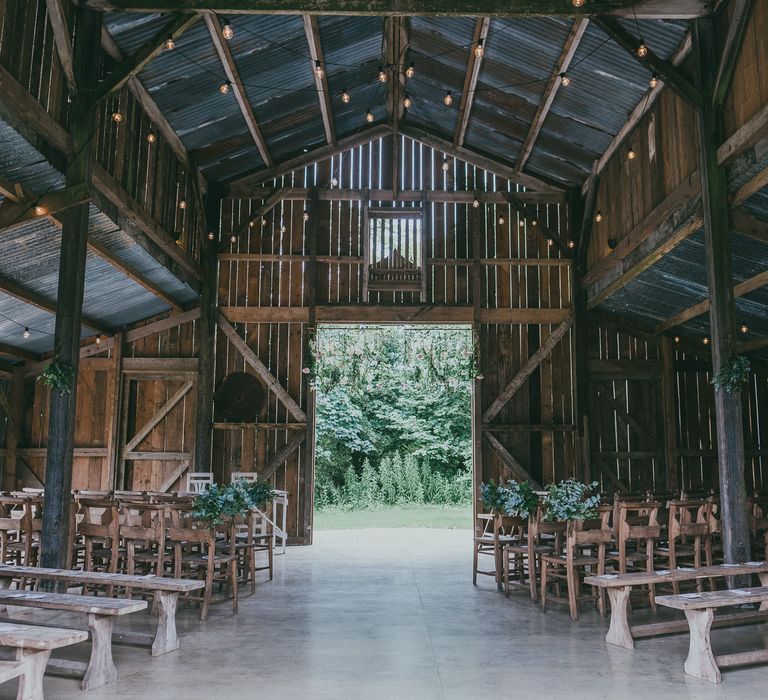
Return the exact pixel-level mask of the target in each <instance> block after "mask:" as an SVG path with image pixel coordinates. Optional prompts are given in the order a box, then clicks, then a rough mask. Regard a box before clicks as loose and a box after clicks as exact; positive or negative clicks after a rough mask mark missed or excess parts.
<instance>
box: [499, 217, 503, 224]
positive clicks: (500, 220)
mask: <svg viewBox="0 0 768 700" xmlns="http://www.w3.org/2000/svg"><path fill="white" fill-rule="evenodd" d="M503 225H504V217H503V216H500V217H499V226H503Z"/></svg>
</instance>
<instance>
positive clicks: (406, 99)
mask: <svg viewBox="0 0 768 700" xmlns="http://www.w3.org/2000/svg"><path fill="white" fill-rule="evenodd" d="M412 106H413V100H411V98H410V97H409V96H408V95H406V96H405V97H404V98H403V107H405V108H406V109H410V108H411V107H412Z"/></svg>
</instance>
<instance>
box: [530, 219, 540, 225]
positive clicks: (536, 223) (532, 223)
mask: <svg viewBox="0 0 768 700" xmlns="http://www.w3.org/2000/svg"><path fill="white" fill-rule="evenodd" d="M538 225H539V222H538V220H537V219H534V220H533V221H531V226H538Z"/></svg>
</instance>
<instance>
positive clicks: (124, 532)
mask: <svg viewBox="0 0 768 700" xmlns="http://www.w3.org/2000/svg"><path fill="white" fill-rule="evenodd" d="M120 537H122V538H123V539H131V540H144V541H146V542H154V543H157V544H158V545H160V546H163V544H164V541H165V506H163V505H158V504H148V503H121V504H120Z"/></svg>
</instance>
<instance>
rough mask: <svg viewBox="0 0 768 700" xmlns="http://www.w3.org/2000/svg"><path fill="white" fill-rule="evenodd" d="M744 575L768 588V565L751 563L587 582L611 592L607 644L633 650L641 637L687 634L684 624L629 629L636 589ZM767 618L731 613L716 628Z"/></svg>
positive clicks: (594, 578)
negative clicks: (629, 616) (630, 613)
mask: <svg viewBox="0 0 768 700" xmlns="http://www.w3.org/2000/svg"><path fill="white" fill-rule="evenodd" d="M744 574H756V575H757V576H758V577H759V579H760V584H761V585H763V586H768V563H767V562H750V563H749V564H738V565H731V564H720V565H718V566H701V567H699V568H697V569H693V568H691V569H687V568H681V569H674V570H672V571H666V572H665V571H650V572H646V571H641V572H638V573H631V574H604V575H602V576H589V577H587V578H585V579H584V582H585V583H589V584H591V585H593V586H597V587H599V588H604V589H605V590H606V591H607V592H608V598H609V600H610V603H611V624H610V627H609V628H608V633H607V634H606V635H605V641H606V642H607V643H608V644H615V645H616V646H620V647H624V648H625V649H633V648H634V643H633V641H632V640H633V639H637V638H640V637H655V636H658V635H662V634H679V633H681V632H687V631H688V625H687V623H686V621H685V620H669V621H662V622H651V623H648V624H644V625H633V626H632V627H630V626H629V621H628V619H627V605H628V603H629V596H630V593H631V591H632V588H633V587H634V586H644V585H648V584H655V585H662V584H666V583H672V582H677V583H680V582H681V581H695V580H697V579H703V578H722V577H724V576H738V575H744ZM763 617H764V615H763V616H761V615H759V614H756V613H755V612H747V613H729V614H727V615H720V616H718V618H717V619H716V620H715V622H714V624H715V626H716V627H725V626H734V625H739V624H754V623H755V622H760V621H761V619H762V618H763Z"/></svg>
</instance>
